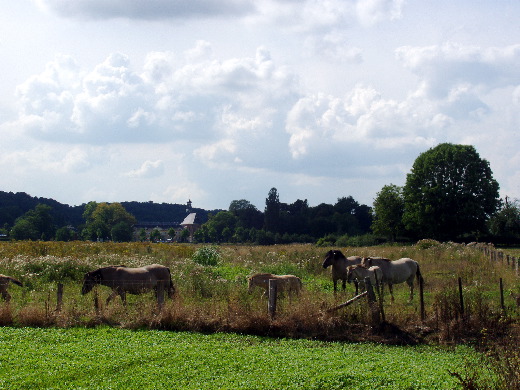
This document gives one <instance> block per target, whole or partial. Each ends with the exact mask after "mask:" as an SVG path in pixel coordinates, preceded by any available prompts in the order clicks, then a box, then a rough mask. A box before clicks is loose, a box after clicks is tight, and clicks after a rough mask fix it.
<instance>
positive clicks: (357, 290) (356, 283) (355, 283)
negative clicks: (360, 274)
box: [354, 279, 359, 295]
mask: <svg viewBox="0 0 520 390" xmlns="http://www.w3.org/2000/svg"><path fill="white" fill-rule="evenodd" d="M354 286H355V287H356V295H358V294H359V282H358V280H357V279H354Z"/></svg>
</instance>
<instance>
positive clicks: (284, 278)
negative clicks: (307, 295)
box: [247, 273, 303, 295]
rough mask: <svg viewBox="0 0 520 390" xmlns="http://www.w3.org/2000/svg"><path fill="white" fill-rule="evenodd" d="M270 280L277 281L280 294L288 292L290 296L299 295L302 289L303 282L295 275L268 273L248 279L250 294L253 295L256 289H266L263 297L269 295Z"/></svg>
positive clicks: (258, 274)
mask: <svg viewBox="0 0 520 390" xmlns="http://www.w3.org/2000/svg"><path fill="white" fill-rule="evenodd" d="M269 279H275V280H276V281H277V290H278V292H279V293H283V292H287V293H288V294H289V295H293V294H299V293H300V291H301V289H302V286H303V284H302V281H301V279H300V278H299V277H297V276H294V275H274V274H268V273H257V274H254V275H251V276H249V277H248V278H247V286H248V292H249V294H251V293H252V292H253V290H254V288H255V287H260V288H263V289H264V293H263V294H262V295H267V292H268V291H269Z"/></svg>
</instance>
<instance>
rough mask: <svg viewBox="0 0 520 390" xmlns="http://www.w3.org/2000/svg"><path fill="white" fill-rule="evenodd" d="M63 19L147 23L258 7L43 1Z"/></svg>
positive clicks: (174, 1) (152, 0)
mask: <svg viewBox="0 0 520 390" xmlns="http://www.w3.org/2000/svg"><path fill="white" fill-rule="evenodd" d="M38 2H39V3H40V4H41V6H43V7H44V8H47V9H50V10H52V11H54V12H56V13H58V14H60V15H62V16H66V17H72V18H79V19H112V18H129V19H145V20H161V19H180V18H191V17H216V16H232V15H245V14H247V13H249V12H251V11H252V10H253V9H254V5H253V4H254V3H253V2H251V1H243V0H223V1H219V2H215V1H212V0H190V1H183V0H147V1H139V0H125V1H120V0H76V1H73V2H71V1H67V0H39V1H38Z"/></svg>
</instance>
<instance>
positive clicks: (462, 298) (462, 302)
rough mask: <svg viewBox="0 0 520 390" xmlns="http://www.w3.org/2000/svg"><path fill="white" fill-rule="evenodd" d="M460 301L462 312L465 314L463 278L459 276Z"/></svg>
mask: <svg viewBox="0 0 520 390" xmlns="http://www.w3.org/2000/svg"><path fill="white" fill-rule="evenodd" d="M459 302H460V314H461V315H462V316H464V297H463V296H462V278H461V277H460V276H459Z"/></svg>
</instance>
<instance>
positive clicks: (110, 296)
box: [106, 289, 119, 305]
mask: <svg viewBox="0 0 520 390" xmlns="http://www.w3.org/2000/svg"><path fill="white" fill-rule="evenodd" d="M118 294H119V293H118V291H117V290H115V289H114V290H112V292H111V293H110V295H109V296H108V298H107V303H106V304H107V305H108V304H109V302H110V301H111V300H112V299H114V298H115V296H116V295H118Z"/></svg>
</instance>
